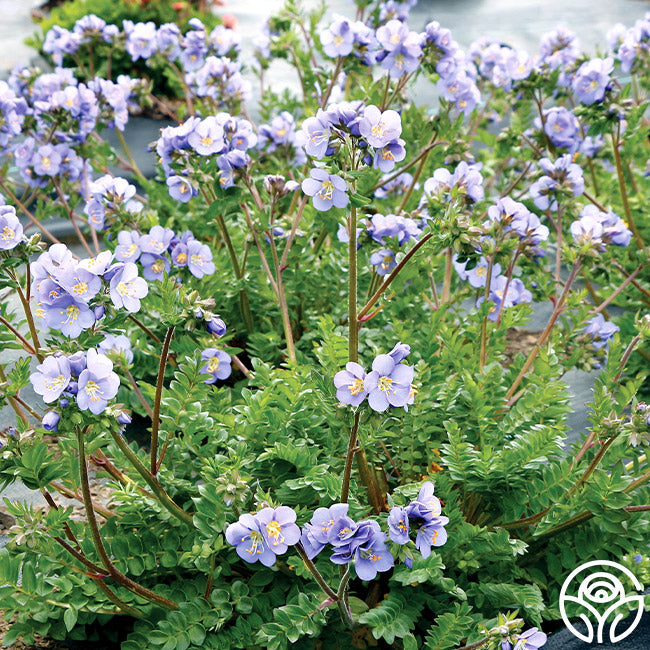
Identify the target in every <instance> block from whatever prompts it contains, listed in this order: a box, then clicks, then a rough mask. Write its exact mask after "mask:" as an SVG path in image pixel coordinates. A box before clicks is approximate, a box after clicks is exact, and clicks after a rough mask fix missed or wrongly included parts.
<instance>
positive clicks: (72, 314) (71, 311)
mask: <svg viewBox="0 0 650 650" xmlns="http://www.w3.org/2000/svg"><path fill="white" fill-rule="evenodd" d="M65 315H66V318H65V320H64V321H63V324H64V325H67V324H69V323H73V322H74V321H76V320H77V318H79V307H77V305H70V306H69V307H68V308H67V309H66V310H65Z"/></svg>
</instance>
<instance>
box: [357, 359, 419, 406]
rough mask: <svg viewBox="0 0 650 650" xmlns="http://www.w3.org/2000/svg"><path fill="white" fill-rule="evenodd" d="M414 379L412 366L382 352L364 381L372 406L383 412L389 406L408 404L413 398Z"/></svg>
mask: <svg viewBox="0 0 650 650" xmlns="http://www.w3.org/2000/svg"><path fill="white" fill-rule="evenodd" d="M412 381H413V368H412V366H407V365H405V364H402V363H395V360H394V359H393V357H391V356H390V355H388V354H380V355H379V356H378V357H377V358H376V359H375V360H374V361H373V362H372V371H371V372H369V373H368V375H366V378H365V379H364V382H363V383H364V388H365V390H366V391H368V403H369V404H370V408H372V409H373V410H374V411H377V412H378V413H382V412H383V411H385V410H386V409H387V408H388V407H389V406H393V407H397V406H406V405H407V404H408V403H409V400H410V398H411V382H412Z"/></svg>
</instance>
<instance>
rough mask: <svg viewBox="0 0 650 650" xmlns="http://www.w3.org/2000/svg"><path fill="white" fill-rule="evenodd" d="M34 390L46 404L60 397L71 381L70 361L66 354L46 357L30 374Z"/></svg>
mask: <svg viewBox="0 0 650 650" xmlns="http://www.w3.org/2000/svg"><path fill="white" fill-rule="evenodd" d="M29 381H30V382H31V384H32V388H33V389H34V392H35V393H37V394H38V395H41V396H42V397H43V401H44V402H45V403H46V404H49V403H50V402H54V401H55V400H56V399H58V398H59V397H60V396H61V394H62V393H63V391H64V390H65V389H66V387H67V385H68V384H69V383H70V362H69V361H68V360H67V358H66V357H64V356H59V357H46V358H45V359H44V360H43V363H41V364H40V365H38V366H36V372H33V373H32V374H31V375H30V376H29Z"/></svg>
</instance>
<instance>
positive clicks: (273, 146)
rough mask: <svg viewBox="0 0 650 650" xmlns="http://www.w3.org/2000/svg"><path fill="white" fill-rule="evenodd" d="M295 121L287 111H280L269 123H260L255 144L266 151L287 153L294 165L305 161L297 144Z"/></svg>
mask: <svg viewBox="0 0 650 650" xmlns="http://www.w3.org/2000/svg"><path fill="white" fill-rule="evenodd" d="M297 135H298V133H297V131H296V121H295V120H294V119H293V115H291V113H289V112H288V111H282V112H281V113H280V114H279V115H276V116H275V117H273V118H272V119H271V122H270V123H269V124H262V125H260V127H259V129H258V131H257V136H258V143H257V146H258V148H259V149H260V150H262V151H266V152H268V153H273V154H276V155H279V154H280V153H284V154H285V155H287V157H288V158H289V160H290V161H291V164H292V165H293V166H294V167H297V166H299V165H303V164H304V163H305V162H306V161H307V156H306V154H305V150H304V148H303V147H302V146H301V145H299V144H298V137H297Z"/></svg>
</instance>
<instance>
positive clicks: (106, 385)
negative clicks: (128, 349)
mask: <svg viewBox="0 0 650 650" xmlns="http://www.w3.org/2000/svg"><path fill="white" fill-rule="evenodd" d="M78 384H79V388H78V391H77V406H78V407H79V408H80V409H81V410H82V411H90V412H91V413H94V414H95V415H99V414H100V413H103V411H104V409H106V406H107V405H108V401H109V400H111V399H113V398H114V397H115V396H116V395H117V391H118V389H119V387H120V378H119V377H118V376H117V375H116V374H115V373H114V372H113V362H112V361H111V360H110V359H109V358H108V357H107V356H106V355H104V354H100V353H99V352H97V350H95V349H94V348H91V349H90V350H88V352H87V353H86V369H85V370H83V371H82V372H81V374H80V375H79V382H78Z"/></svg>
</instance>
